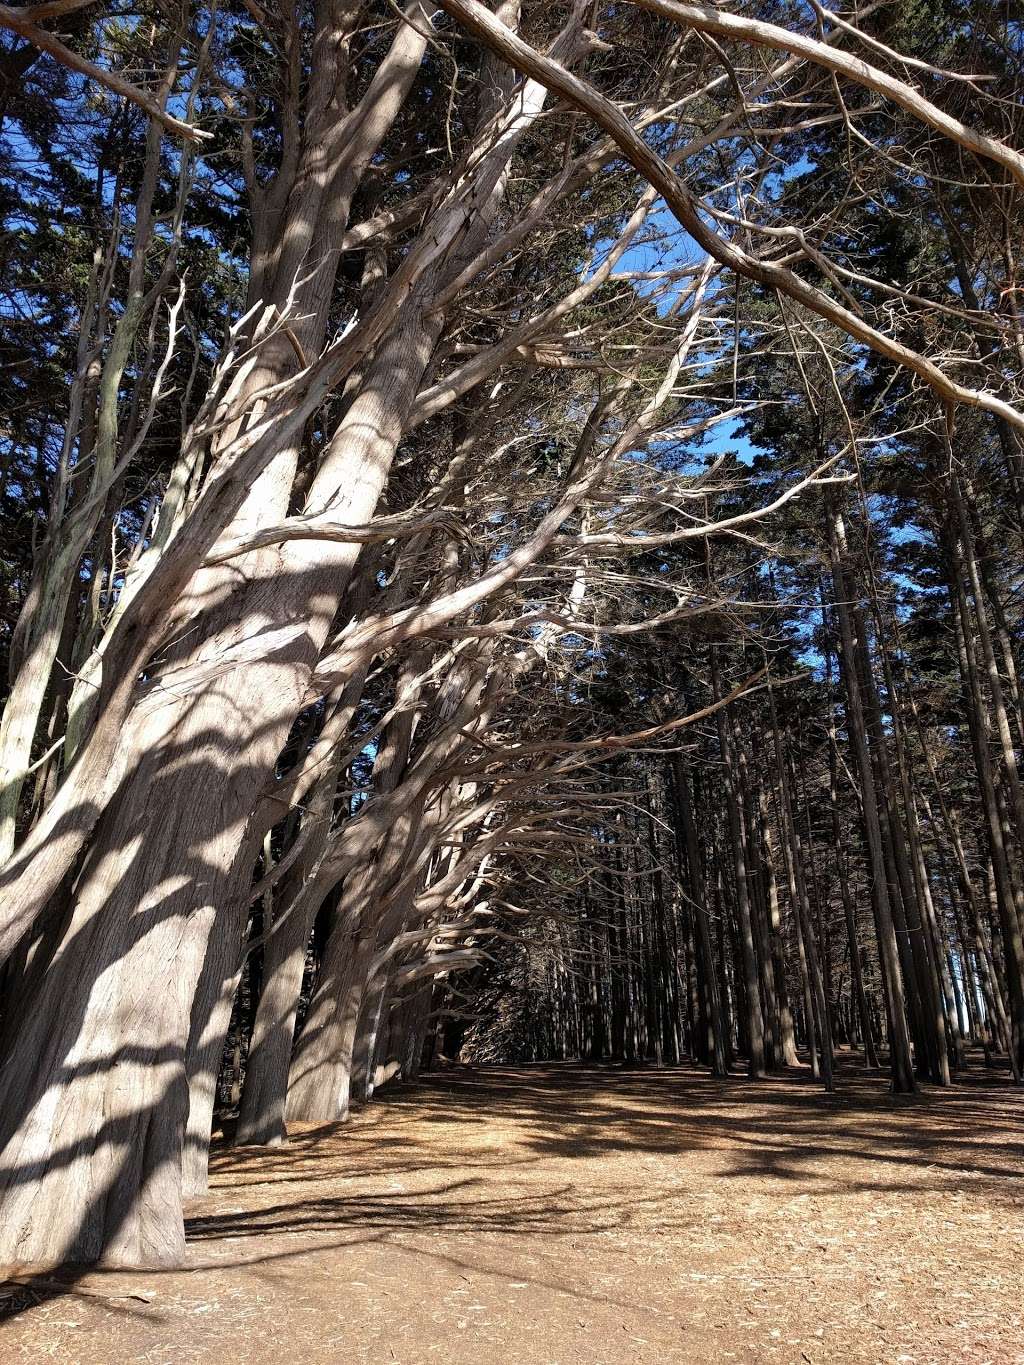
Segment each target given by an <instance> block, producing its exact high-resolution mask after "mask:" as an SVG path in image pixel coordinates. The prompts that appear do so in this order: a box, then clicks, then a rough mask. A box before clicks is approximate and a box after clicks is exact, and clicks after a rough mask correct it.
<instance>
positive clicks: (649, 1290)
mask: <svg viewBox="0 0 1024 1365" xmlns="http://www.w3.org/2000/svg"><path fill="white" fill-rule="evenodd" d="M1022 1118H1024V1097H1022V1096H1021V1095H1019V1094H1017V1093H1015V1092H1013V1091H1012V1090H1011V1089H1010V1088H1009V1087H1007V1086H996V1085H990V1086H989V1087H988V1088H983V1087H982V1085H981V1084H978V1085H973V1086H967V1087H963V1088H958V1089H957V1090H955V1091H952V1092H949V1093H940V1092H936V1091H932V1092H930V1093H929V1094H928V1095H926V1096H925V1097H924V1098H923V1099H921V1100H919V1101H916V1102H908V1101H905V1100H903V1101H901V1100H896V1099H892V1098H890V1097H889V1096H888V1095H887V1094H886V1092H885V1086H884V1082H881V1081H879V1080H871V1081H866V1080H864V1079H863V1078H856V1079H855V1078H854V1077H853V1075H851V1074H848V1075H847V1076H846V1077H845V1078H844V1090H843V1093H842V1095H840V1096H839V1097H838V1098H828V1097H826V1096H824V1095H822V1094H821V1093H820V1092H819V1091H817V1090H816V1089H813V1088H811V1087H810V1086H809V1085H808V1084H807V1083H806V1082H805V1081H803V1080H802V1079H800V1078H795V1079H793V1078H791V1079H786V1080H778V1081H771V1082H768V1083H765V1084H761V1085H757V1086H754V1085H750V1084H746V1083H744V1082H742V1081H731V1082H725V1083H720V1082H714V1081H711V1080H709V1079H708V1078H707V1077H706V1076H703V1075H699V1074H697V1073H696V1072H692V1071H686V1070H684V1071H667V1072H661V1073H655V1072H635V1071H634V1072H622V1071H615V1070H607V1069H599V1068H580V1067H571V1066H551V1067H536V1068H523V1069H519V1070H511V1069H509V1070H506V1069H500V1070H499V1069H493V1070H491V1069H489V1070H486V1071H482V1072H478V1073H475V1074H474V1073H463V1072H458V1073H452V1072H449V1073H445V1074H440V1075H435V1076H431V1077H428V1078H427V1079H426V1080H425V1081H424V1082H423V1083H421V1084H419V1085H417V1086H415V1087H411V1088H407V1089H405V1090H400V1091H397V1092H395V1093H394V1095H393V1096H392V1097H389V1098H387V1099H385V1098H383V1097H382V1098H381V1101H380V1102H379V1103H377V1104H374V1105H373V1106H371V1107H370V1108H369V1109H368V1110H366V1111H364V1112H363V1113H361V1114H360V1115H358V1116H357V1117H356V1118H355V1119H354V1120H353V1122H351V1123H350V1124H348V1125H346V1126H344V1127H333V1128H320V1129H317V1128H307V1129H306V1130H305V1131H303V1132H302V1133H300V1134H299V1135H297V1136H296V1138H295V1139H294V1140H293V1141H292V1143H291V1144H290V1145H289V1146H288V1147H287V1148H283V1149H279V1150H277V1151H276V1152H270V1153H266V1152H256V1151H254V1150H251V1149H250V1150H249V1151H246V1152H231V1151H221V1152H218V1153H217V1154H216V1156H215V1158H214V1175H213V1190H212V1193H211V1195H210V1197H209V1198H208V1199H206V1200H204V1201H202V1202H201V1203H199V1204H197V1205H195V1206H194V1208H193V1209H192V1210H191V1213H192V1217H191V1219H190V1224H189V1229H190V1244H191V1259H192V1264H191V1267H190V1268H189V1269H188V1270H187V1271H179V1272H175V1273H168V1274H153V1273H145V1274H144V1273H139V1274H125V1273H96V1272H93V1273H91V1274H88V1275H86V1276H85V1277H84V1278H82V1279H80V1280H78V1281H77V1283H76V1284H75V1285H74V1286H73V1287H71V1288H70V1289H69V1288H68V1287H66V1286H61V1285H59V1284H56V1283H54V1282H53V1281H52V1280H51V1281H47V1282H44V1283H41V1284H40V1283H37V1284H35V1285H33V1286H32V1287H31V1288H24V1287H17V1288H14V1289H13V1290H12V1288H11V1287H10V1286H9V1287H7V1288H6V1289H5V1290H4V1291H3V1293H5V1294H7V1295H8V1297H7V1300H6V1310H7V1318H6V1321H4V1323H3V1325H2V1326H0V1360H2V1361H3V1362H5V1365H6V1363H7V1362H13V1361H31V1362H36V1361H49V1360H56V1361H67V1362H74V1365H94V1363H95V1365H100V1363H101V1362H102V1365H120V1362H128V1361H131V1362H153V1365H164V1363H165V1362H166V1365H171V1363H172V1362H173V1363H175V1365H177V1362H183V1361H187V1362H193V1361H194V1362H203V1365H205V1363H206V1362H217V1365H227V1363H228V1362H235V1361H251V1362H255V1363H256V1365H292V1362H296V1363H297V1362H303V1365H321V1362H335V1361H337V1362H342V1361H345V1362H347V1361H372V1362H378V1361H380V1362H392V1361H394V1362H398V1365H418V1363H419V1362H431V1361H439V1362H445V1363H446V1365H471V1363H472V1365H492V1362H494V1363H495V1365H533V1362H537V1365H541V1363H543V1365H569V1363H570V1362H581V1363H582V1362H585V1363H586V1365H619V1362H644V1363H646V1362H651V1363H652V1365H653V1362H662V1361H685V1362H689V1361H693V1362H707V1361H739V1362H749V1361H757V1362H760V1361H766V1362H768V1361H771V1362H776V1361H778V1362H789V1361H792V1362H797V1363H799V1362H811V1363H812V1365H819V1363H820V1362H829V1363H830V1365H837V1363H838V1362H844V1363H845V1362H849V1361H865V1362H872V1365H874V1363H876V1362H888V1361H892V1362H899V1363H900V1365H911V1363H912V1365H919V1363H922V1365H923V1362H930V1361H936V1362H970V1363H971V1365H975V1363H976V1362H977V1363H979V1365H980V1362H985V1361H993V1362H1011V1361H1014V1362H1024V1182H1022V1180H1021V1176H1022V1174H1024V1160H1022V1156H1024V1151H1022V1145H1021V1140H1022V1128H1021V1120H1022Z"/></svg>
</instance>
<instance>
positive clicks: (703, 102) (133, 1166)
mask: <svg viewBox="0 0 1024 1365" xmlns="http://www.w3.org/2000/svg"><path fill="white" fill-rule="evenodd" d="M1022 19H1024V16H1022V15H1021V13H1020V11H1019V7H1018V6H1016V5H1014V4H1009V3H1007V4H999V5H976V4H968V3H965V2H964V0H941V3H928V4H924V3H915V0H906V2H903V0H900V3H888V4H887V3H874V4H869V5H866V6H860V7H858V8H855V9H850V10H848V11H847V10H841V11H839V10H837V11H832V10H828V9H826V8H824V6H822V5H819V4H817V3H816V0H811V3H810V4H808V5H803V4H795V3H794V4H789V3H775V2H774V0H767V2H765V3H762V0H752V3H749V4H744V5H736V6H730V7H728V8H726V7H719V8H714V7H704V6H696V5H693V6H691V5H686V4H680V3H675V0H641V3H637V4H619V3H614V4H600V3H596V0H595V3H589V0H588V3H569V4H561V3H557V4H532V3H524V4H522V5H521V6H520V5H519V4H518V3H515V2H514V0H502V2H501V3H500V4H497V5H496V6H495V7H494V8H493V10H492V9H488V8H487V7H485V6H483V5H481V4H479V3H477V2H476V0H442V4H441V5H440V7H439V8H438V9H437V10H433V9H431V8H430V7H429V6H425V5H422V4H420V3H418V0H410V3H409V4H407V5H406V6H405V7H404V8H403V9H399V7H398V6H396V5H394V4H392V3H390V2H389V0H381V2H380V3H377V0H366V3H361V2H360V0H316V2H315V3H309V4H306V3H303V2H302V0H271V3H270V4H269V5H267V6H264V5H263V4H262V3H261V2H260V0H214V3H211V4H205V3H194V2H193V0H165V2H164V0H157V2H156V3H154V2H153V0H141V3H125V4H120V3H114V4H91V3H82V2H81V0H43V2H42V3H38V4H34V5H25V6H19V7H14V8H10V7H5V8H3V9H2V10H0V27H2V36H0V213H2V216H3V223H4V235H3V239H2V247H0V318H2V329H0V348H2V361H3V364H2V373H0V477H2V481H3V482H2V492H0V528H2V536H0V601H2V605H0V655H2V660H0V663H2V671H3V674H4V676H5V677H6V679H7V685H6V703H5V709H4V714H3V720H2V725H0V769H2V774H3V785H2V788H0V856H2V857H3V858H4V859H6V865H5V866H4V868H3V870H2V872H0V876H2V878H3V886H4V892H3V910H2V915H0V946H2V949H3V958H4V964H5V965H4V967H3V975H2V980H0V1051H2V1053H3V1068H2V1071H0V1107H2V1113H3V1124H2V1126H3V1139H2V1141H3V1143H4V1144H5V1145H4V1147H3V1158H2V1161H0V1171H2V1174H0V1199H2V1212H0V1218H2V1222H3V1227H4V1231H3V1234H2V1236H0V1260H4V1261H6V1260H15V1261H37V1260H38V1261H45V1260H61V1259H80V1260H94V1259H99V1258H104V1259H109V1260H113V1261H124V1262H128V1263H139V1262H141V1263H173V1262H174V1261H175V1260H177V1259H180V1257H181V1255H182V1250H183V1245H184V1242H183V1235H184V1234H183V1230H182V1219H181V1204H182V1199H183V1197H186V1196H188V1195H189V1194H192V1193H195V1192H197V1191H201V1190H202V1189H203V1188H205V1181H206V1163H207V1158H208V1151H209V1142H210V1136H211V1131H212V1128H213V1124H214V1120H215V1109H216V1111H217V1114H216V1118H217V1121H218V1122H220V1121H221V1120H222V1119H224V1120H227V1121H228V1122H227V1131H228V1132H229V1134H230V1133H231V1132H233V1133H234V1134H235V1136H236V1138H237V1141H239V1142H240V1143H248V1144H273V1143H278V1142H280V1141H282V1139H283V1138H284V1136H285V1132H286V1123H287V1122H288V1121H302V1120H318V1119H327V1120H334V1119H339V1118H343V1117H345V1115H346V1114H347V1112H348V1107H349V1104H350V1102H351V1101H352V1100H353V1099H356V1100H359V1101H363V1100H366V1099H369V1098H370V1096H371V1095H372V1093H373V1092H374V1090H375V1089H377V1088H379V1087H380V1086H382V1085H384V1084H385V1083H386V1082H388V1081H393V1080H394V1079H395V1078H405V1079H408V1078H410V1077H412V1076H414V1075H415V1074H416V1073H417V1070H418V1069H419V1068H420V1067H421V1066H422V1065H424V1064H427V1065H429V1064H435V1063H438V1062H440V1061H442V1060H449V1061H450V1060H453V1059H457V1058H462V1059H463V1060H466V1059H471V1060H478V1061H491V1060H497V1061H530V1060H536V1059H551V1058H570V1057H572V1058H576V1057H579V1058H590V1059H602V1058H611V1059H617V1060H624V1061H630V1062H636V1061H644V1062H651V1063H654V1064H659V1065H661V1064H666V1065H667V1064H673V1063H676V1062H678V1061H680V1060H681V1059H683V1058H692V1059H695V1060H696V1061H698V1062H700V1063H701V1064H703V1065H706V1066H708V1067H710V1068H711V1069H712V1070H713V1072H714V1073H715V1074H716V1075H724V1074H726V1073H727V1072H728V1071H729V1070H730V1069H733V1070H743V1071H745V1072H746V1073H748V1074H749V1075H750V1076H752V1077H760V1076H763V1075H765V1074H766V1073H767V1072H770V1071H773V1070H779V1069H782V1068H786V1067H791V1066H794V1065H797V1064H798V1063H799V1064H807V1065H809V1066H810V1068H811V1069H812V1071H813V1074H814V1076H815V1077H816V1078H819V1079H820V1081H821V1083H822V1084H823V1085H824V1086H825V1087H827V1088H831V1087H832V1086H833V1085H834V1084H835V1071H836V1057H837V1055H843V1056H846V1054H850V1053H852V1054H854V1056H855V1057H856V1060H857V1063H858V1064H859V1065H864V1066H866V1067H869V1068H876V1067H884V1068H887V1069H888V1071H889V1072H890V1073H891V1078H892V1085H893V1087H894V1088H895V1089H896V1090H897V1091H901V1092H911V1091H913V1090H915V1089H916V1088H917V1087H918V1086H920V1085H922V1084H934V1085H939V1086H945V1085H948V1084H950V1082H951V1080H955V1078H956V1076H957V1074H958V1073H960V1072H962V1071H963V1070H964V1069H965V1068H967V1067H968V1066H988V1067H992V1068H999V1069H1004V1070H1007V1071H1008V1072H1009V1073H1010V1074H1011V1075H1012V1077H1013V1079H1014V1080H1016V1081H1018V1082H1019V1081H1020V1080H1021V1078H1022V1074H1024V940H1022V927H1024V863H1022V857H1021V855H1022V851H1024V787H1022V779H1021V773H1020V763H1021V750H1022V745H1024V711H1022V705H1021V690H1020V668H1021V650H1022V644H1024V599H1022V590H1024V462H1022V458H1021V457H1022V441H1024V320H1022V317H1021V312H1020V308H1021V298H1022V290H1024V283H1021V284H1018V283H1017V272H1018V269H1019V264H1018V257H1019V255H1020V253H1021V250H1022V235H1021V217H1020V212H1019V195H1020V191H1021V187H1022V185H1024V156H1022V155H1021V154H1020V153H1019V152H1018V151H1016V150H1014V149H1015V148H1017V147H1019V146H1021V145H1022V142H1024V130H1022V127H1021V112H1020V94H1021V78H1022V71H1021V63H1022V58H1024V27H1022Z"/></svg>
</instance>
